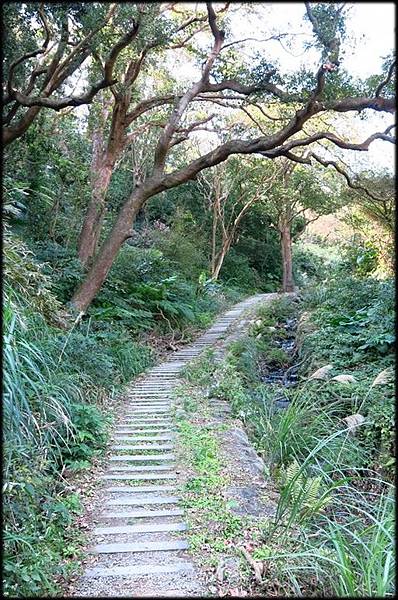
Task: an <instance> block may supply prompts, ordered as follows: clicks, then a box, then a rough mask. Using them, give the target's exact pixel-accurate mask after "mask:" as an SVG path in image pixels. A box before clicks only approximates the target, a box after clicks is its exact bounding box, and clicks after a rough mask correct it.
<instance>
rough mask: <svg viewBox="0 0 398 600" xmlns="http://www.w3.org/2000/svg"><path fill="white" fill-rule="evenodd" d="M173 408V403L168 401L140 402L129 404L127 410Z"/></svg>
mask: <svg viewBox="0 0 398 600" xmlns="http://www.w3.org/2000/svg"><path fill="white" fill-rule="evenodd" d="M170 406H172V404H171V401H166V400H150V399H148V400H144V399H143V400H139V401H138V402H134V403H133V404H129V406H127V408H128V409H129V410H131V409H133V410H135V409H137V408H169V407H170Z"/></svg>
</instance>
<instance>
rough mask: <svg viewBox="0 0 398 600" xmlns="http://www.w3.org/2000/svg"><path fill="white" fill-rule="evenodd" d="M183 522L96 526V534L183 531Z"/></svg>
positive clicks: (184, 528) (185, 527)
mask: <svg viewBox="0 0 398 600" xmlns="http://www.w3.org/2000/svg"><path fill="white" fill-rule="evenodd" d="M186 529H187V526H186V524H185V523H144V524H141V525H118V526H115V527H96V528H95V529H94V533H95V534H97V535H115V534H117V533H155V532H163V531H185V530H186Z"/></svg>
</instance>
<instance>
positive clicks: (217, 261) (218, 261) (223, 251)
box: [211, 242, 231, 281]
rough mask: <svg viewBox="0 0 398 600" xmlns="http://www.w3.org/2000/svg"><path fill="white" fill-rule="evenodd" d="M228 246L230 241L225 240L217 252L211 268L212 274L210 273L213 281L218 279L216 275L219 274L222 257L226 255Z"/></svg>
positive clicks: (222, 261)
mask: <svg viewBox="0 0 398 600" xmlns="http://www.w3.org/2000/svg"><path fill="white" fill-rule="evenodd" d="M230 247H231V243H230V242H227V243H226V244H224V245H223V247H222V248H221V250H220V252H219V253H218V254H217V257H216V259H215V262H214V268H213V270H212V274H211V278H212V279H213V280H214V281H217V279H218V277H219V275H220V271H221V268H222V266H223V263H224V259H225V257H226V256H227V254H228V252H229V249H230Z"/></svg>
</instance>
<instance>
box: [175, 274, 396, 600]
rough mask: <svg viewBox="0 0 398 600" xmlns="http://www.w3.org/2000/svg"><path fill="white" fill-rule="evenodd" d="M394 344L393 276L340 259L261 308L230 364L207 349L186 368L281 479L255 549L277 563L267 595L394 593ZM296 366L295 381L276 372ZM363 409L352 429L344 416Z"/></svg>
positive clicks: (231, 355)
mask: <svg viewBox="0 0 398 600" xmlns="http://www.w3.org/2000/svg"><path fill="white" fill-rule="evenodd" d="M291 319H298V328H297V332H296V334H295V344H294V347H293V351H292V350H291V351H290V352H286V351H284V350H283V349H282V348H281V344H283V343H285V342H286V341H288V340H289V339H291V335H292V334H291V332H289V329H286V323H287V322H289V320H291ZM393 343H394V291H393V286H392V281H391V280H386V281H378V280H376V279H372V278H363V277H362V276H357V277H354V276H352V275H350V274H347V272H344V271H343V270H342V267H341V265H340V267H339V268H337V269H336V270H334V271H332V273H330V272H329V278H328V279H327V280H325V281H324V283H323V285H319V284H318V285H317V286H315V287H312V288H311V287H308V288H306V289H305V291H304V293H303V294H302V297H301V299H300V302H299V303H297V301H294V300H291V299H289V298H285V299H281V300H278V301H274V302H272V303H268V304H265V305H264V306H263V307H261V308H260V309H259V310H258V312H257V316H256V318H255V319H253V321H252V324H251V326H250V329H249V332H248V336H247V337H246V338H244V339H242V340H239V341H237V342H235V343H234V344H232V345H231V347H230V349H229V353H228V355H227V358H226V360H225V361H224V362H223V363H221V365H220V366H216V365H215V364H214V361H212V360H211V358H208V359H206V358H204V359H199V361H197V362H196V364H193V365H192V366H191V367H188V368H187V369H186V376H187V378H188V380H189V381H193V382H195V383H196V384H198V385H201V386H203V387H205V388H206V389H207V390H208V395H209V400H208V401H209V402H211V398H221V399H224V400H225V399H226V400H228V401H230V402H231V403H232V406H233V408H234V413H235V415H236V416H239V417H240V418H241V419H242V420H243V421H244V423H245V425H246V428H247V429H248V431H249V434H250V435H251V438H252V441H253V443H254V444H255V446H256V448H257V451H258V452H259V453H260V455H261V456H262V457H263V459H264V461H265V462H266V464H267V465H268V469H269V472H270V474H272V476H273V477H274V479H275V480H276V482H277V484H278V487H279V491H280V498H279V503H278V510H277V513H276V516H275V518H274V519H273V520H272V521H270V522H269V524H268V526H267V527H265V528H264V530H263V533H262V539H261V540H260V543H259V544H258V547H257V549H256V550H255V552H254V555H253V556H254V558H256V559H258V560H263V561H266V564H267V580H268V582H269V583H268V584H267V583H264V587H263V588H262V591H263V592H264V593H267V591H269V590H271V589H274V588H273V587H272V586H273V585H274V584H275V581H279V582H280V585H281V586H282V589H283V593H284V594H286V590H290V593H292V594H299V595H302V594H311V595H313V594H314V593H315V594H317V595H318V594H322V595H323V594H326V595H337V596H340V597H341V596H344V597H345V596H359V597H361V596H362V597H363V596H364V595H367V596H386V595H387V596H389V595H392V594H393V591H394V583H393V574H394V560H393V532H394V495H393V486H392V480H393V473H394V465H395V443H394V389H393V359H394V356H393ZM296 364H297V365H298V377H299V378H298V383H297V385H292V386H285V385H283V380H281V379H280V380H278V379H276V380H274V382H272V381H270V380H267V377H269V375H270V374H272V373H278V372H279V369H280V367H281V366H283V367H284V370H283V372H284V373H286V375H287V374H288V371H286V369H287V368H290V369H291V368H294V365H296ZM323 367H325V369H324V370H323V371H322V370H321V371H320V372H319V369H322V368H323ZM317 370H318V372H319V375H318V376H317V375H316V371H317ZM312 374H314V375H315V377H318V378H312V377H311V375H312ZM339 375H344V376H348V381H347V380H345V381H344V377H343V381H341V382H340V381H339V380H338V379H334V377H336V376H337V377H338V376H339ZM350 377H351V378H352V379H350ZM265 381H268V382H267V383H265ZM287 382H289V378H288V377H287ZM357 414H360V415H361V417H362V421H363V423H362V424H360V425H359V426H357V427H358V428H357V429H354V430H353V432H351V431H350V430H349V427H350V421H347V422H345V421H344V420H343V419H345V418H346V417H350V416H352V415H357ZM359 423H361V421H359ZM314 573H315V574H316V580H314V578H313V576H312V574H314ZM267 585H269V586H270V587H267Z"/></svg>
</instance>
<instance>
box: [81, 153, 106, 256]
mask: <svg viewBox="0 0 398 600" xmlns="http://www.w3.org/2000/svg"><path fill="white" fill-rule="evenodd" d="M113 168H114V164H111V163H107V164H105V165H102V166H101V167H100V168H99V169H98V171H97V172H96V173H94V174H93V190H92V194H91V200H90V204H89V206H88V209H87V213H86V216H85V218H84V222H83V226H82V229H81V231H80V236H79V243H78V256H79V259H80V262H81V263H82V264H83V265H84V266H85V267H86V266H88V265H89V264H90V262H91V261H92V259H93V258H94V256H95V254H96V252H97V248H98V242H99V238H100V234H101V229H102V223H103V220H104V215H105V211H106V205H105V197H106V194H107V191H108V187H109V182H110V180H111V176H112V172H113Z"/></svg>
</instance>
